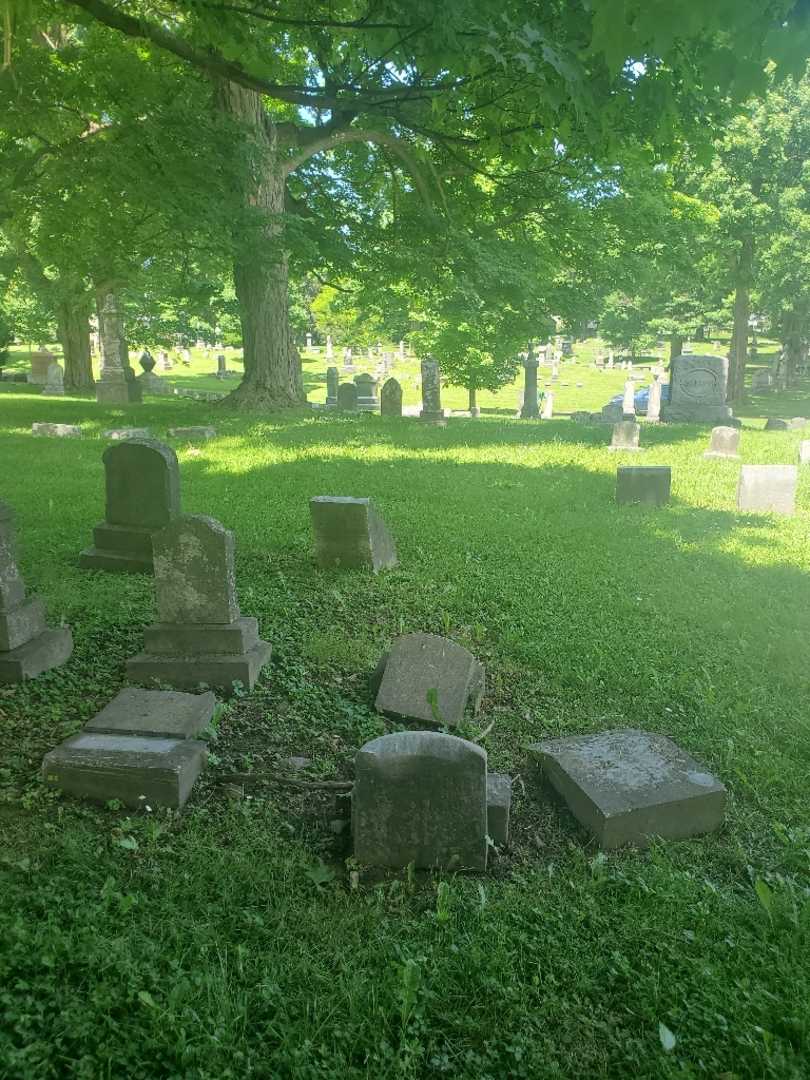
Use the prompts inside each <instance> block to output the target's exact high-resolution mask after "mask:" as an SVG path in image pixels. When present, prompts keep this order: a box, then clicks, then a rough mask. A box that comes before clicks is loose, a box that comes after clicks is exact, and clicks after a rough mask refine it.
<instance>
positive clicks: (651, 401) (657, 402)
mask: <svg viewBox="0 0 810 1080" xmlns="http://www.w3.org/2000/svg"><path fill="white" fill-rule="evenodd" d="M662 389H663V387H662V383H661V376H660V375H655V376H654V378H653V381H652V382H651V383H650V389H649V394H648V397H647V422H648V423H650V424H657V423H658V422H659V420H660V419H661V391H662Z"/></svg>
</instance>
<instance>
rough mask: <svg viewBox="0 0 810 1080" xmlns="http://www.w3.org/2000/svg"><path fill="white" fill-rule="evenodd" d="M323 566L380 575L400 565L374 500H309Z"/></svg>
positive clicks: (325, 497) (328, 497)
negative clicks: (383, 571)
mask: <svg viewBox="0 0 810 1080" xmlns="http://www.w3.org/2000/svg"><path fill="white" fill-rule="evenodd" d="M309 509H310V513H311V515H312V529H313V532H314V534H315V559H316V561H317V563H318V565H319V566H323V567H340V568H344V569H345V568H350V569H356V568H363V567H368V568H370V569H371V570H373V571H374V573H375V574H376V573H377V571H378V570H384V569H387V568H388V567H391V566H396V565H397V549H396V545H395V544H394V539H393V537H392V536H391V534H390V532H389V531H388V529H387V527H386V525H385V522H384V521H383V519H382V518H381V517H380V515H379V514H378V513H377V511H376V510H375V509H374V507H373V506H372V504H371V499H352V498H348V497H339V496H331V495H318V496H315V498H313V499H310V500H309Z"/></svg>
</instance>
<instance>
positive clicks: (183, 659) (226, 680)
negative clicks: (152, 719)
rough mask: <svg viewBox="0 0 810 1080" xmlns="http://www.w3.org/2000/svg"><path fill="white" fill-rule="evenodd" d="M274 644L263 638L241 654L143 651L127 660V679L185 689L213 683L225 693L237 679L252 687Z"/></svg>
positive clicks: (245, 685) (243, 684)
mask: <svg viewBox="0 0 810 1080" xmlns="http://www.w3.org/2000/svg"><path fill="white" fill-rule="evenodd" d="M270 653H271V649H270V645H269V644H268V643H267V642H266V641H260V642H259V643H258V645H256V646H255V648H253V649H251V650H250V651H249V652H246V653H242V654H240V655H238V656H225V655H219V656H216V655H215V656H158V655H155V654H154V653H147V652H142V653H139V654H138V655H137V656H133V657H132V659H131V660H127V667H126V670H127V679H128V681H129V682H133V683H146V684H153V683H160V684H163V685H165V686H174V687H177V688H179V689H181V690H196V689H197V688H198V687H200V686H212V687H215V688H217V689H220V690H222V691H223V692H225V693H229V692H232V691H233V689H234V683H240V684H241V685H242V686H244V687H245V688H246V689H247V690H252V689H253V687H254V686H255V685H256V679H257V678H258V676H259V672H260V671H261V669H262V668H263V667H264V665H265V664H266V663H267V662H268V661H269V660H270Z"/></svg>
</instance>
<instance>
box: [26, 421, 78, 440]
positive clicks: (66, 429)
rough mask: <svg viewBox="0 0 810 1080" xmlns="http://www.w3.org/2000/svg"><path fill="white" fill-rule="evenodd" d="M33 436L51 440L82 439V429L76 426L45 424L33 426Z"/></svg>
mask: <svg viewBox="0 0 810 1080" xmlns="http://www.w3.org/2000/svg"><path fill="white" fill-rule="evenodd" d="M31 434H32V435H40V436H45V437H46V438H49V439H80V438H81V437H82V429H81V428H80V427H78V426H77V425H76V424H43V423H36V424H32V425H31Z"/></svg>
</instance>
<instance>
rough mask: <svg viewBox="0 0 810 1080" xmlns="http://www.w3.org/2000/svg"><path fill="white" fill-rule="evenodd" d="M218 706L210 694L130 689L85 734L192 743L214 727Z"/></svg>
mask: <svg viewBox="0 0 810 1080" xmlns="http://www.w3.org/2000/svg"><path fill="white" fill-rule="evenodd" d="M216 702H217V699H216V698H215V697H214V695H213V694H212V693H211V692H210V691H209V692H208V693H206V694H184V693H181V692H179V691H177V690H136V689H134V688H128V689H126V690H122V691H121V692H120V693H119V694H117V695H116V696H115V697H114V698H113V699H112V701H111V702H109V704H108V705H105V706H104V708H103V709H102V710H101V712H100V713H98V715H97V716H94V717H93V719H92V720H90V721H88V723H86V724H85V725H84V730H85V731H90V732H95V733H96V734H102V735H147V736H157V737H161V738H168V739H193V738H195V737H196V736H198V735H199V734H200V733H201V732H203V731H205V729H206V728H207V727H208V725H209V724H210V723H211V721H212V719H213V717H214V708H215V707H216Z"/></svg>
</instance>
